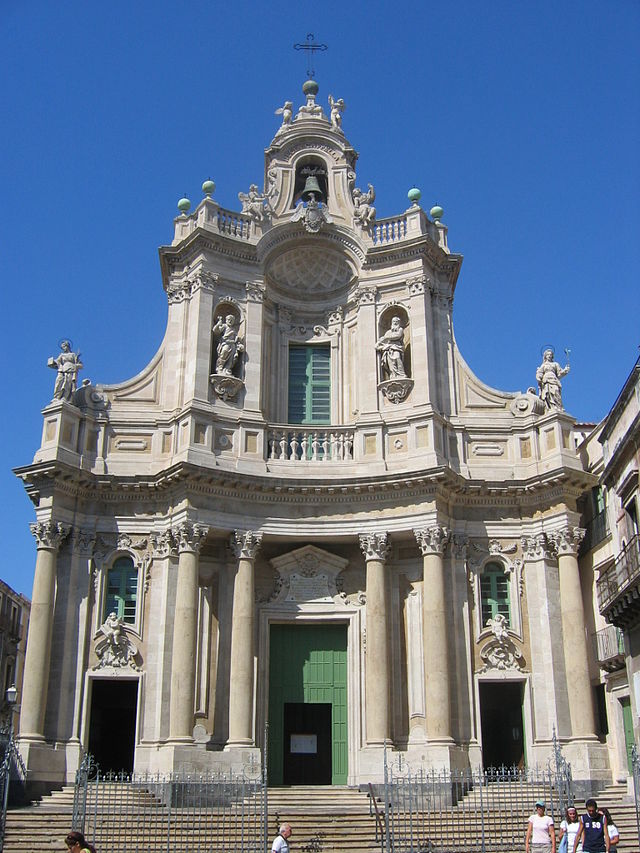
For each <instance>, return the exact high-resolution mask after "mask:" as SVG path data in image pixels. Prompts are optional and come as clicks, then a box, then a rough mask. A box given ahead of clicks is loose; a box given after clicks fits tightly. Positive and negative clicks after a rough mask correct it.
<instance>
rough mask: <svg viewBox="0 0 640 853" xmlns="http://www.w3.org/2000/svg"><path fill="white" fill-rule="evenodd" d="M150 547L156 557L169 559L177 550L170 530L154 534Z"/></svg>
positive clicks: (150, 540)
mask: <svg viewBox="0 0 640 853" xmlns="http://www.w3.org/2000/svg"><path fill="white" fill-rule="evenodd" d="M149 547H150V550H151V553H152V555H153V556H154V557H160V558H162V557H168V556H169V554H171V552H172V551H173V550H175V541H174V539H173V536H172V535H171V531H170V530H163V531H162V532H161V533H156V532H154V533H152V534H151V536H150V537H149Z"/></svg>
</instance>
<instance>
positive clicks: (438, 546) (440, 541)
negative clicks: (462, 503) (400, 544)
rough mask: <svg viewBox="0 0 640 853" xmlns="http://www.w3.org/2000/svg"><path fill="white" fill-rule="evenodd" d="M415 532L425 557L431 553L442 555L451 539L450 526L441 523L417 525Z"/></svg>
mask: <svg viewBox="0 0 640 853" xmlns="http://www.w3.org/2000/svg"><path fill="white" fill-rule="evenodd" d="M413 534H414V536H415V537H416V542H417V543H418V547H419V548H420V551H421V553H422V556H423V557H426V556H427V555H429V554H439V555H440V556H442V554H444V549H445V548H446V546H447V543H448V542H449V539H450V533H449V530H448V528H446V527H444V526H443V525H441V524H434V525H433V526H432V527H416V528H414V530H413Z"/></svg>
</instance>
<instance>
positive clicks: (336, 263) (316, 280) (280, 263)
mask: <svg viewBox="0 0 640 853" xmlns="http://www.w3.org/2000/svg"><path fill="white" fill-rule="evenodd" d="M267 275H268V276H269V278H270V280H271V282H272V283H273V284H274V285H275V286H276V287H277V288H278V289H279V290H282V291H290V292H291V293H292V294H294V295H297V296H300V295H307V296H311V297H314V298H316V299H318V298H322V297H324V296H327V295H329V294H330V293H333V292H335V291H337V290H342V289H344V288H345V287H346V286H347V285H348V284H349V282H350V281H351V279H352V278H353V275H354V272H353V270H352V268H351V266H350V265H349V263H348V262H347V260H346V258H345V256H344V254H342V253H339V252H336V251H332V250H331V249H330V248H327V247H326V246H311V245H308V246H295V247H291V248H290V249H288V250H285V251H283V252H281V253H280V254H278V256H277V257H275V258H274V259H273V260H272V261H271V262H270V263H269V265H268V268H267Z"/></svg>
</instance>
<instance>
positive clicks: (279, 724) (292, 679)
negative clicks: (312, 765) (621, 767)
mask: <svg viewBox="0 0 640 853" xmlns="http://www.w3.org/2000/svg"><path fill="white" fill-rule="evenodd" d="M270 645H271V648H270V663H269V754H268V764H269V784H271V785H281V784H282V781H283V762H284V755H285V744H284V737H283V736H284V709H285V704H286V703H301V702H302V703H310V704H313V703H328V704H330V705H331V783H332V784H333V785H346V783H347V626H346V625H272V626H271V633H270Z"/></svg>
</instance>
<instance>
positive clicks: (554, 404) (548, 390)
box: [536, 347, 570, 409]
mask: <svg viewBox="0 0 640 853" xmlns="http://www.w3.org/2000/svg"><path fill="white" fill-rule="evenodd" d="M565 352H568V351H567V350H565ZM569 370H570V367H569V363H568V362H567V365H566V367H560V365H559V364H558V362H557V361H555V354H554V352H553V350H552V349H551V347H549V348H548V349H546V350H545V351H544V353H543V355H542V364H541V365H540V367H539V368H538V369H537V370H536V380H537V382H538V389H539V396H540V399H541V400H542V402H543V403H544V404H545V406H546V408H547V409H563V408H564V407H563V405H562V382H560V380H561V379H562V377H563V376H566V375H567V373H568V372H569Z"/></svg>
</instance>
